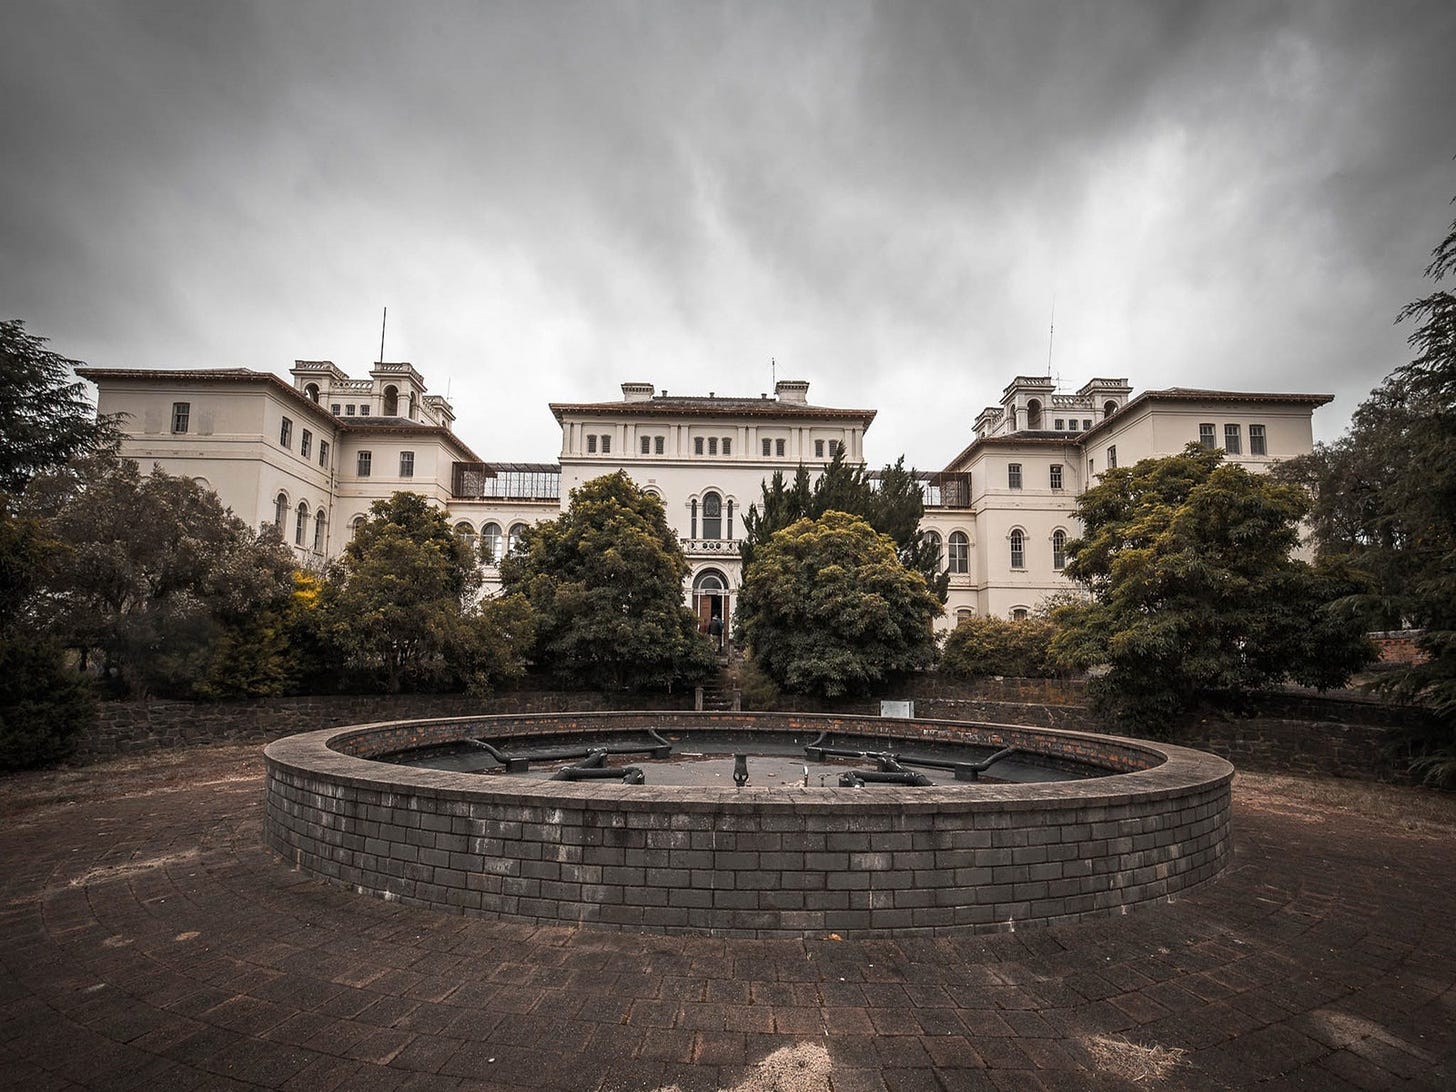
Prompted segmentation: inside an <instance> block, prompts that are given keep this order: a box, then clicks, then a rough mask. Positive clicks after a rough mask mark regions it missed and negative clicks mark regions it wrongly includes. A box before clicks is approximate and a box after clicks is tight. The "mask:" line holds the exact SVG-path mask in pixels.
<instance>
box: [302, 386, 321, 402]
mask: <svg viewBox="0 0 1456 1092" xmlns="http://www.w3.org/2000/svg"><path fill="white" fill-rule="evenodd" d="M303 396H304V397H305V398H307V399H308V400H309V401H310V402H312V403H313V404H314V405H318V400H319V385H318V384H317V383H309V384H307V385H306V386H305V387H304V388H303Z"/></svg>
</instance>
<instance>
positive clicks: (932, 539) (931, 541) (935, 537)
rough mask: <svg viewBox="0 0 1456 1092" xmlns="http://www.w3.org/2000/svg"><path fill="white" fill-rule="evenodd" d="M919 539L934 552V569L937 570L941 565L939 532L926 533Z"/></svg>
mask: <svg viewBox="0 0 1456 1092" xmlns="http://www.w3.org/2000/svg"><path fill="white" fill-rule="evenodd" d="M920 539H921V541H922V542H924V543H926V544H927V545H929V546H931V547H932V548H933V549H934V550H935V567H936V568H937V569H939V568H940V564H941V552H940V532H938V531H926V532H925V533H924V534H923V535H921V536H920Z"/></svg>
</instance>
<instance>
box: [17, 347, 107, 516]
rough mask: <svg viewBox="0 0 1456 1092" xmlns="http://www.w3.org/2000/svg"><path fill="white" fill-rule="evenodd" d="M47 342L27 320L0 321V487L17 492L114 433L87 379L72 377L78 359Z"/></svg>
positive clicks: (105, 441) (103, 441) (104, 444)
mask: <svg viewBox="0 0 1456 1092" xmlns="http://www.w3.org/2000/svg"><path fill="white" fill-rule="evenodd" d="M45 343H46V342H45V338H41V337H36V336H34V335H33V334H27V333H26V332H25V324H24V323H23V322H19V321H9V322H0V492H6V493H18V492H20V491H21V490H22V489H23V488H25V484H26V482H28V481H30V479H31V478H32V477H34V476H35V475H36V474H38V473H40V472H41V471H43V470H49V469H52V468H54V467H58V466H60V465H62V464H64V463H65V462H66V461H67V460H68V459H72V458H75V457H76V456H78V455H85V454H87V453H89V452H92V451H95V450H97V449H99V448H103V447H105V446H107V445H108V444H110V443H112V442H114V440H115V438H116V429H115V423H114V422H113V421H112V420H110V419H108V418H102V419H100V420H98V419H97V417H96V414H95V412H94V411H93V410H92V408H91V404H90V403H89V402H87V401H86V397H85V387H84V385H83V384H82V383H81V382H80V381H79V380H76V379H72V378H70V376H71V369H72V368H74V367H76V366H78V365H79V363H80V362H79V361H75V360H67V359H66V358H65V357H63V356H60V355H59V354H57V353H53V352H51V351H50V350H48V349H46V348H45Z"/></svg>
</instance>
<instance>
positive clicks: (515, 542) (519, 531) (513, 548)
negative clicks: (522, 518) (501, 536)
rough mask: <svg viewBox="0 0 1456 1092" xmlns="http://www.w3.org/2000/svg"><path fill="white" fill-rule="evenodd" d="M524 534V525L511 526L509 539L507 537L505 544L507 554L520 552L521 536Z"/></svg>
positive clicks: (515, 524) (514, 524)
mask: <svg viewBox="0 0 1456 1092" xmlns="http://www.w3.org/2000/svg"><path fill="white" fill-rule="evenodd" d="M525 533H526V525H525V524H524V523H513V524H511V533H510V537H509V539H508V540H507V542H506V552H507V553H512V554H514V553H518V552H519V551H520V549H521V536H522V535H524V534H525Z"/></svg>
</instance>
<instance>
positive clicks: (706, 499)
mask: <svg viewBox="0 0 1456 1092" xmlns="http://www.w3.org/2000/svg"><path fill="white" fill-rule="evenodd" d="M703 537H704V538H722V537H723V498H722V497H720V496H718V494H717V493H704V494H703Z"/></svg>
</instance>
